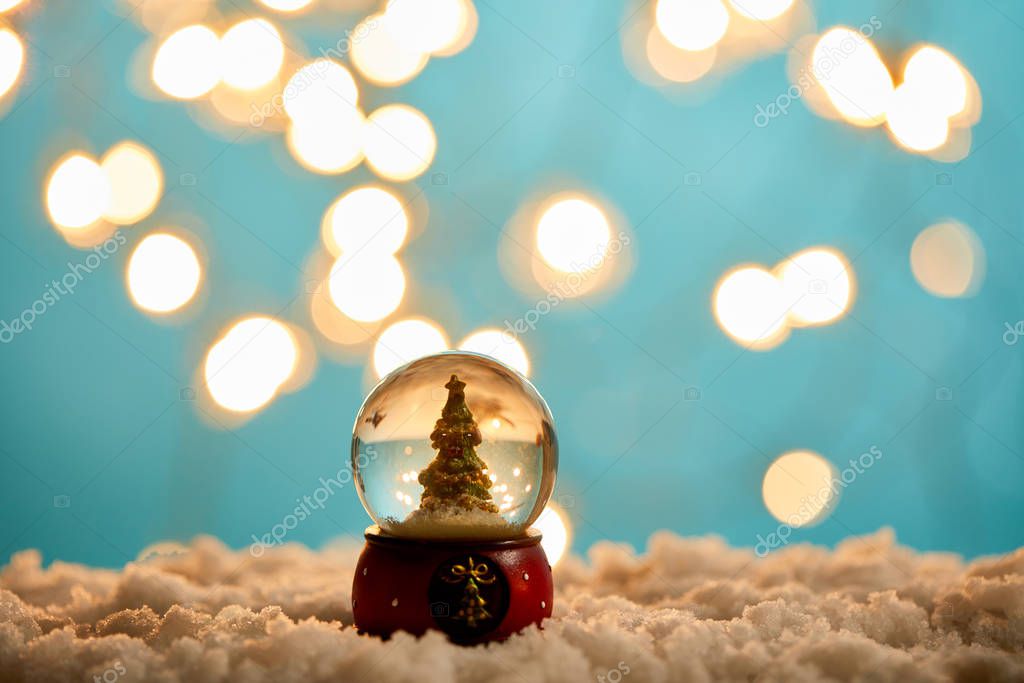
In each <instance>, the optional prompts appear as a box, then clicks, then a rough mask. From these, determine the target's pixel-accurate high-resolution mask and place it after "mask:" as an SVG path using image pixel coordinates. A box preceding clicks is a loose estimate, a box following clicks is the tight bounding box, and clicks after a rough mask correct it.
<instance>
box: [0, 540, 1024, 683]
mask: <svg viewBox="0 0 1024 683" xmlns="http://www.w3.org/2000/svg"><path fill="white" fill-rule="evenodd" d="M356 553H357V549H355V548H350V547H338V548H328V549H325V550H322V551H318V552H317V551H311V550H308V549H305V548H302V547H297V546H286V547H283V548H276V549H268V550H267V552H266V553H265V554H264V555H263V556H262V557H260V558H253V557H251V556H250V555H249V554H248V553H247V552H246V551H240V552H233V551H231V550H228V549H227V548H225V547H224V546H223V545H221V544H220V543H219V542H217V541H215V540H213V539H209V538H203V539H198V540H197V541H196V542H195V543H194V544H193V545H192V546H191V547H188V548H182V547H180V546H178V547H175V546H164V547H162V548H158V549H156V550H155V551H154V552H153V554H152V556H151V557H150V558H148V559H145V560H142V561H140V562H137V563H133V564H130V565H128V566H127V567H125V569H124V570H123V571H109V570H100V569H90V568H87V567H82V566H78V565H69V564H62V563H54V564H53V565H52V566H51V567H50V568H48V569H45V570H44V569H41V567H40V559H39V555H38V554H37V553H35V552H33V551H26V552H23V553H20V554H18V555H17V556H16V557H15V558H14V559H13V561H12V562H11V564H10V565H8V566H7V567H6V568H4V569H3V571H2V573H0V680H3V681H7V680H10V681H21V680H30V681H37V680H38V681H43V680H70V681H93V680H105V681H107V683H112V682H113V681H118V682H122V683H128V681H141V680H151V681H179V680H180V681H192V682H203V681H229V680H230V681H303V682H306V683H308V682H310V681H382V682H383V681H416V682H417V683H423V682H424V681H431V682H432V681H442V682H443V681H488V682H490V683H499V682H508V683H515V682H527V681H535V680H547V681H598V682H609V683H633V682H635V683H640V682H641V681H710V680H732V681H754V680H758V681H761V680H763V681H804V680H864V681H910V680H925V681H939V680H957V681H980V680H998V681H1022V680H1024V549H1021V550H1019V551H1017V552H1015V553H1012V554H1010V555H1007V556H1004V557H1000V558H990V559H985V560H979V561H976V562H973V563H971V564H969V565H965V564H964V563H962V562H961V561H960V560H959V559H958V558H956V557H955V556H951V555H942V554H919V553H915V552H914V551H911V550H908V549H906V548H902V547H900V546H898V545H896V544H895V542H894V540H893V538H892V535H891V534H889V533H887V532H884V531H883V532H880V533H878V534H875V535H873V536H868V537H864V538H858V539H850V540H848V541H846V542H845V543H844V544H842V545H841V546H840V547H839V548H837V549H836V550H835V551H834V552H830V551H828V550H825V549H821V548H814V547H808V546H791V547H788V548H784V549H781V550H778V551H776V552H774V553H772V554H771V555H769V556H768V557H767V558H765V559H763V560H758V559H755V558H754V556H753V555H752V553H750V552H749V551H746V550H736V549H732V548H730V547H728V546H727V545H725V544H724V543H723V542H722V541H720V540H718V539H716V538H700V539H683V538H679V537H677V536H674V535H672V534H668V533H661V534H657V535H655V536H654V537H653V538H652V539H651V541H650V544H649V547H648V549H647V552H646V553H645V554H643V555H640V556H634V555H633V554H632V553H631V552H630V551H629V550H628V549H624V548H622V547H620V546H615V545H612V544H602V545H598V546H597V547H595V548H594V550H593V552H592V553H591V555H590V557H589V559H588V560H587V562H586V563H584V562H582V561H580V560H578V559H574V558H570V559H567V560H566V561H563V563H562V564H561V565H560V566H559V567H558V568H557V569H556V582H557V590H558V593H559V594H558V598H557V599H556V603H555V618H553V619H551V620H550V621H548V622H547V623H546V625H545V628H544V630H543V631H539V630H536V629H533V630H531V631H529V632H527V633H525V634H522V635H520V636H518V637H515V638H513V639H511V640H509V641H508V642H506V643H503V644H500V645H491V646H488V647H477V648H459V647H455V646H452V645H449V644H448V643H447V642H446V641H445V640H444V638H442V637H441V636H440V635H436V634H432V635H429V636H427V637H425V638H422V639H419V640H417V639H414V638H411V637H408V636H405V635H398V636H397V637H395V638H394V639H392V640H391V641H389V642H386V643H385V642H381V641H380V640H377V639H374V638H370V637H363V636H359V635H357V634H356V632H355V630H354V629H352V628H351V627H350V626H349V624H351V619H352V615H351V610H350V607H349V584H350V577H351V571H352V567H353V565H354V562H355V556H356Z"/></svg>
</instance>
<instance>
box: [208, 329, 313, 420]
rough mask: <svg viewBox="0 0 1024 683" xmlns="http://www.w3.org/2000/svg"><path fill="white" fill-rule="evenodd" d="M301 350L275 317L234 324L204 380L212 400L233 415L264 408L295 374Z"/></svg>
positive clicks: (211, 356) (214, 351) (214, 350)
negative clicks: (233, 413)
mask: <svg viewBox="0 0 1024 683" xmlns="http://www.w3.org/2000/svg"><path fill="white" fill-rule="evenodd" d="M298 360H299V347H298V343H297V342H296V339H295V337H294V335H293V334H292V333H291V331H290V330H289V329H288V328H287V326H285V325H284V324H283V323H281V322H279V321H277V320H275V319H274V318H270V317H265V316H253V317H249V318H245V319H243V320H241V321H240V322H238V323H236V324H234V325H232V326H231V327H230V328H229V329H228V331H227V332H226V333H225V334H224V336H223V337H221V338H220V339H218V340H217V341H216V342H214V343H213V345H212V346H211V347H210V350H209V352H208V353H207V354H206V362H205V363H204V366H203V377H204V381H205V384H206V389H207V391H208V392H209V394H210V397H211V398H213V400H214V401H215V402H216V403H217V405H219V406H221V407H222V408H225V409H227V410H229V411H231V412H236V413H248V412H252V411H254V410H258V409H259V408H262V407H263V406H265V405H266V404H268V403H269V402H270V401H271V400H273V398H274V397H275V396H276V395H277V392H278V390H279V389H280V388H281V385H283V384H284V383H285V382H287V381H288V380H289V379H290V378H291V376H292V374H293V373H294V372H295V369H296V367H297V364H298Z"/></svg>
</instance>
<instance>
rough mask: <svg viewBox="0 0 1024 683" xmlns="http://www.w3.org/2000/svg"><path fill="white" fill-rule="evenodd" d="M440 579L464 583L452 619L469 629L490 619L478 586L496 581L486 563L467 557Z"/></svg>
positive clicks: (453, 582)
mask: <svg viewBox="0 0 1024 683" xmlns="http://www.w3.org/2000/svg"><path fill="white" fill-rule="evenodd" d="M441 578H442V579H444V580H445V581H446V582H448V583H451V584H459V583H462V582H463V581H465V583H466V589H465V591H464V592H463V594H462V600H461V601H460V602H459V608H458V610H457V611H456V612H455V614H454V615H453V618H454V619H459V620H460V621H465V622H466V625H467V626H468V627H470V628H477V626H478V625H479V622H481V621H483V620H485V619H490V618H491V613H490V612H488V611H487V601H486V600H484V598H483V597H482V596H481V595H480V586H481V585H484V586H487V585H490V584H492V583H494V581H495V579H496V577H495V576H494V574H492V573H491V567H490V566H489V565H488V564H487V563H486V562H475V561H474V560H473V558H472V557H469V558H468V562H466V564H459V563H456V564H453V565H452V567H451V570H450V571H449V573H448V574H447V575H442V577H441Z"/></svg>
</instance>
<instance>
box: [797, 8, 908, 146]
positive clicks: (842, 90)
mask: <svg viewBox="0 0 1024 683" xmlns="http://www.w3.org/2000/svg"><path fill="white" fill-rule="evenodd" d="M811 63H812V70H813V73H814V77H815V78H816V79H817V80H818V82H819V83H820V84H821V86H822V88H823V89H824V90H825V94H826V95H827V97H828V99H829V101H830V102H831V103H832V106H834V107H835V109H836V111H837V113H838V114H839V115H840V116H842V117H843V119H845V120H846V121H848V122H849V123H852V124H854V125H858V126H877V125H878V124H880V123H882V122H884V121H885V115H886V111H887V110H888V108H889V103H890V100H891V99H892V94H893V83H892V75H891V74H890V73H889V70H888V69H887V68H886V66H885V63H884V62H883V61H882V58H881V57H880V56H879V54H878V50H876V49H875V46H874V45H873V44H872V43H871V41H870V40H868V39H867V38H865V37H864V36H863V35H861V34H860V33H859V32H858V31H855V30H854V29H851V28H846V27H845V26H837V27H835V28H832V29H829V30H828V31H827V32H825V33H824V34H823V35H822V36H821V37H820V38H819V39H818V41H817V43H816V44H815V46H814V51H813V54H812V55H811Z"/></svg>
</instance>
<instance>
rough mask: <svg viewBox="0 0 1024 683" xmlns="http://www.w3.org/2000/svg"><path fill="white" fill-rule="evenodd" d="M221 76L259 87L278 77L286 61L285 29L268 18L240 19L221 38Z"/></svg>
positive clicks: (235, 84) (239, 86)
mask: <svg viewBox="0 0 1024 683" xmlns="http://www.w3.org/2000/svg"><path fill="white" fill-rule="evenodd" d="M220 50H221V69H222V73H221V78H222V79H223V81H224V82H225V83H226V84H227V85H229V86H231V87H232V88H237V89H239V90H255V89H257V88H259V87H261V86H263V85H266V84H267V83H269V82H270V81H272V80H274V78H275V77H276V76H277V74H278V73H279V72H280V71H281V65H282V64H283V63H284V43H283V42H282V40H281V33H280V32H279V31H278V30H277V28H276V27H275V26H274V25H273V24H271V23H270V22H269V21H267V20H266V19H246V20H245V21H240V22H239V23H237V24H235V25H234V26H232V27H231V28H229V29H228V30H227V32H225V33H224V36H223V37H222V38H221V41H220Z"/></svg>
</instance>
